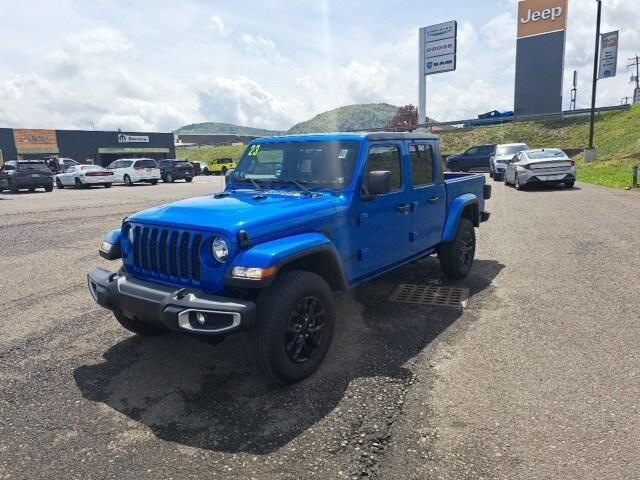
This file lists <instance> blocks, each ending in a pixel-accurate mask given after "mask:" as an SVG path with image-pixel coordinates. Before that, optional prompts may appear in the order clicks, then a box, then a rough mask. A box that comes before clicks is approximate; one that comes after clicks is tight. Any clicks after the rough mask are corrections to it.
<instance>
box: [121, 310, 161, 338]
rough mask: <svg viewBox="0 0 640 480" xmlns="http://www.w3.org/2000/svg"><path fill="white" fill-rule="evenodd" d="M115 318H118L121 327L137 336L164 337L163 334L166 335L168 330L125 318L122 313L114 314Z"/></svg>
mask: <svg viewBox="0 0 640 480" xmlns="http://www.w3.org/2000/svg"><path fill="white" fill-rule="evenodd" d="M113 316H114V317H116V320H117V321H118V323H120V325H122V326H123V327H124V328H126V329H127V330H129V331H130V332H133V333H135V334H136V335H142V336H144V337H154V336H156V335H162V334H163V333H166V330H163V329H161V328H158V327H154V326H153V325H149V324H148V323H144V322H141V321H140V320H135V319H133V318H129V317H125V316H124V315H123V314H122V312H113Z"/></svg>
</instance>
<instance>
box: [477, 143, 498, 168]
mask: <svg viewBox="0 0 640 480" xmlns="http://www.w3.org/2000/svg"><path fill="white" fill-rule="evenodd" d="M493 148H494V147H493V145H481V146H480V147H479V151H478V155H477V156H476V157H475V158H474V162H473V168H489V158H490V157H491V154H492V153H493Z"/></svg>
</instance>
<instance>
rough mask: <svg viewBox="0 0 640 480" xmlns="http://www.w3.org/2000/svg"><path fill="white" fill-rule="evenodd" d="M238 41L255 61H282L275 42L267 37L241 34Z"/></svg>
mask: <svg viewBox="0 0 640 480" xmlns="http://www.w3.org/2000/svg"><path fill="white" fill-rule="evenodd" d="M240 41H241V43H242V45H243V46H244V48H245V50H246V51H247V52H248V53H249V54H251V55H252V56H253V57H255V59H256V60H269V59H279V60H281V59H282V58H281V57H280V55H279V53H278V50H277V48H276V44H275V42H274V41H273V40H271V39H270V38H268V37H263V36H260V35H251V34H249V33H243V34H242V35H241V36H240Z"/></svg>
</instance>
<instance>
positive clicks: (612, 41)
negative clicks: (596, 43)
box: [598, 30, 619, 79]
mask: <svg viewBox="0 0 640 480" xmlns="http://www.w3.org/2000/svg"><path fill="white" fill-rule="evenodd" d="M618 40H619V32H618V31H617V30H616V31H615V32H609V33H604V34H602V35H600V69H599V70H598V78H599V79H600V78H611V77H615V76H616V70H617V68H618Z"/></svg>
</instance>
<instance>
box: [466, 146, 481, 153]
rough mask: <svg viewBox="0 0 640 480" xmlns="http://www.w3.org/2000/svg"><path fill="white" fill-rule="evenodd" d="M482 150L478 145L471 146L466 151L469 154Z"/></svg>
mask: <svg viewBox="0 0 640 480" xmlns="http://www.w3.org/2000/svg"><path fill="white" fill-rule="evenodd" d="M479 151H480V148H478V147H471V148H470V149H469V150H467V151H466V154H467V155H478V152H479Z"/></svg>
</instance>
